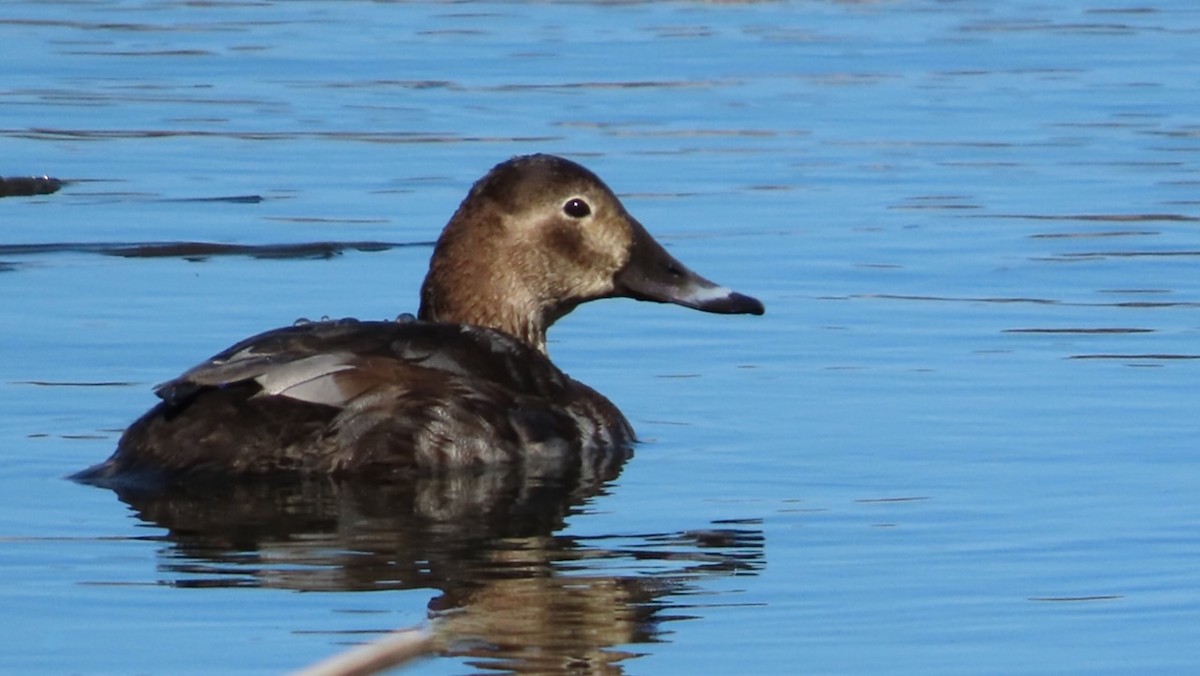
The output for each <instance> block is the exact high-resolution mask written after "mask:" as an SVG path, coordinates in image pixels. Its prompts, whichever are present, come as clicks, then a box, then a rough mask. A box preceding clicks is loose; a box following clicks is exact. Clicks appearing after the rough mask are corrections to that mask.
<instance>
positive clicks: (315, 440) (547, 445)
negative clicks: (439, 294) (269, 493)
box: [76, 320, 633, 484]
mask: <svg viewBox="0 0 1200 676" xmlns="http://www.w3.org/2000/svg"><path fill="white" fill-rule="evenodd" d="M156 392H157V394H158V395H159V397H160V398H161V399H162V401H161V402H159V404H158V405H156V406H155V407H154V408H152V409H151V410H150V411H149V412H147V413H146V414H145V415H144V416H142V417H141V418H140V419H139V420H138V421H137V422H135V423H134V424H133V425H132V426H130V428H129V429H128V430H127V431H126V432H125V434H124V435H123V436H122V437H121V440H120V442H119V444H118V447H117V451H116V452H115V453H114V454H113V456H112V457H111V458H109V459H108V460H107V461H105V462H104V463H101V464H100V465H97V466H95V467H92V468H90V469H88V470H85V471H84V472H82V473H80V474H79V475H77V477H76V478H77V479H79V480H82V481H87V482H91V483H100V484H113V483H122V482H127V481H136V482H145V481H147V480H156V481H157V480H164V479H165V480H169V479H172V478H179V477H196V476H205V475H209V476H245V475H267V474H280V473H314V474H335V475H337V474H341V475H355V476H361V477H367V478H372V477H374V478H389V477H395V476H403V475H409V474H413V473H422V472H440V471H445V470H455V469H468V468H482V467H487V466H495V465H511V464H517V463H521V464H523V465H525V471H527V472H531V473H534V474H540V475H547V476H566V475H568V474H571V473H574V472H577V471H585V472H587V471H590V470H589V468H594V467H595V466H596V465H597V464H604V463H607V462H609V461H611V460H617V459H624V457H625V455H626V454H627V453H628V448H629V446H630V444H632V442H633V431H632V428H631V427H630V426H629V423H628V422H627V421H626V420H625V418H624V417H623V416H622V415H621V413H620V412H619V411H618V410H617V408H616V407H615V406H613V405H612V403H610V402H609V401H608V400H607V399H605V398H604V397H603V396H601V395H599V394H598V393H596V392H595V391H593V390H591V389H590V388H588V387H586V386H584V385H582V384H580V383H578V382H576V381H574V380H572V379H571V378H569V377H568V376H566V375H565V374H564V373H562V371H560V370H559V369H558V368H556V367H555V366H554V365H553V364H552V363H551V362H550V361H549V359H547V358H546V357H545V356H544V355H543V354H542V353H541V352H539V351H537V350H536V349H533V348H531V347H529V346H527V345H525V344H524V343H522V342H520V341H518V340H516V339H514V338H512V337H510V336H508V335H507V334H505V333H502V332H500V331H495V330H492V329H486V328H480V327H473V326H464V325H458V324H441V323H432V322H421V321H415V320H414V321H398V322H360V321H355V320H338V321H330V322H315V323H305V324H299V325H296V326H291V327H286V328H282V329H277V330H274V331H269V332H266V333H262V334H259V335H257V336H254V337H252V338H249V339H247V340H244V341H242V342H240V343H238V344H237V345H234V346H233V347H231V348H229V349H228V350H225V351H224V352H221V353H220V354H218V355H216V356H214V357H213V358H211V359H209V360H208V361H206V362H204V363H202V364H200V365H198V366H196V367H195V368H192V369H190V370H188V371H187V372H185V373H184V374H183V375H181V376H180V377H178V378H176V379H174V380H171V381H169V382H166V383H164V384H162V385H160V386H158V387H157V388H156Z"/></svg>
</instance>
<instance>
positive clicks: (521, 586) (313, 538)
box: [117, 466, 765, 673]
mask: <svg viewBox="0 0 1200 676" xmlns="http://www.w3.org/2000/svg"><path fill="white" fill-rule="evenodd" d="M620 469H621V468H620V467H619V466H618V467H611V468H608V469H605V470H602V471H601V472H600V473H601V474H603V476H589V477H584V478H578V479H576V480H572V481H569V482H566V483H546V482H545V481H542V480H533V479H528V478H524V477H522V476H520V474H519V473H518V472H507V473H506V472H497V473H487V474H477V475H470V476H455V477H431V478H424V479H419V480H416V481H413V482H410V483H404V484H379V483H352V482H345V481H336V480H331V479H327V478H320V479H310V480H294V481H291V480H289V481H269V482H268V481H257V482H252V483H219V484H207V485H199V486H197V485H191V486H181V487H175V488H172V489H168V490H165V491H161V492H157V493H143V492H139V491H136V490H130V489H118V490H117V493H118V497H120V499H121V500H122V501H124V502H125V503H127V504H128V505H129V506H130V507H132V508H133V509H134V511H135V512H136V514H137V516H138V517H139V518H140V519H142V520H143V521H145V522H147V523H148V524H152V525H155V526H159V527H162V528H164V529H166V531H167V532H166V534H165V535H163V536H162V537H161V539H162V541H163V543H164V545H165V546H164V548H163V549H162V550H161V552H160V562H159V567H158V569H159V573H160V575H161V578H162V579H161V580H159V581H158V582H159V583H160V584H169V585H172V586H175V587H189V588H212V587H272V588H284V589H293V590H301V591H326V592H329V591H335V592H354V591H371V590H387V589H430V590H436V594H434V595H433V596H432V598H431V600H430V602H429V605H428V608H429V613H430V617H431V618H440V623H441V625H442V627H443V629H444V635H445V636H446V638H447V641H448V643H447V645H449V647H448V648H447V649H446V650H445V654H447V655H452V656H457V657H466V658H467V659H468V660H469V661H470V663H471V664H473V665H474V666H476V667H479V668H484V669H486V670H488V671H493V670H511V671H514V672H543V671H558V670H562V669H567V668H569V669H572V670H576V671H578V670H581V669H582V670H583V671H586V672H588V673H621V672H622V670H623V669H622V667H621V666H620V665H618V664H617V663H618V662H620V661H621V660H624V659H627V658H629V657H631V656H635V655H636V653H635V652H628V646H627V644H637V643H648V642H657V641H662V640H665V638H664V636H663V632H662V631H661V630H660V627H659V625H660V624H661V623H662V622H665V621H668V620H678V619H686V618H687V614H686V612H680V610H679V609H680V608H681V607H682V606H683V604H682V602H679V601H673V600H672V597H677V596H679V595H683V594H686V595H689V596H693V598H689V600H688V602H687V607H689V608H695V607H696V601H695V598H694V592H696V591H699V590H701V589H702V585H703V581H704V579H706V578H708V577H710V576H718V577H724V576H730V575H744V574H756V573H757V571H759V570H760V569H761V568H762V567H763V566H764V565H765V559H764V552H763V544H764V539H763V534H762V531H761V530H760V529H758V528H757V524H755V523H752V522H751V523H740V522H739V523H728V522H722V523H720V524H704V525H703V526H701V527H699V528H697V529H695V530H689V531H682V532H671V533H638V534H617V535H608V536H592V537H576V536H570V535H563V534H559V531H560V530H562V529H563V527H564V525H565V522H566V519H567V518H568V517H569V516H571V515H573V514H574V515H579V514H581V513H582V511H583V509H584V507H585V506H586V505H587V504H588V503H589V502H590V501H591V500H594V499H596V498H597V497H600V496H604V495H605V494H606V491H607V489H608V486H609V482H610V481H611V480H612V479H614V478H616V475H617V474H619V472H620ZM673 608H674V609H675V612H670V611H671V609H673ZM381 629H383V628H381ZM370 638H371V636H369V635H368V636H365V637H364V639H363V640H369V639H370ZM568 665H573V666H570V667H568Z"/></svg>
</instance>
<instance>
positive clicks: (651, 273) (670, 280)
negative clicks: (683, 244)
mask: <svg viewBox="0 0 1200 676" xmlns="http://www.w3.org/2000/svg"><path fill="white" fill-rule="evenodd" d="M614 281H615V282H616V293H617V295H621V296H626V297H629V298H636V299H637V300H648V301H654V302H657V303H674V304H676V305H682V306H684V307H690V308H694V309H696V310H701V311H704V312H716V313H720V314H727V315H761V314H762V313H763V312H764V308H763V304H762V302H761V301H759V300H758V299H757V298H752V297H750V296H747V295H745V294H741V293H738V292H736V291H734V290H733V289H729V288H726V287H724V286H721V285H719V284H716V283H714V282H711V281H709V280H707V279H705V278H704V277H701V276H700V275H698V274H696V273H694V272H692V271H691V270H689V269H688V267H687V266H686V265H684V264H683V263H680V262H679V261H678V260H676V259H675V257H674V256H672V255H671V254H669V253H667V250H666V249H664V248H663V247H662V245H661V244H659V243H658V242H657V241H656V240H655V239H654V238H653V237H651V236H650V233H648V232H646V230H645V229H644V228H642V227H641V226H640V225H637V224H635V225H634V241H633V248H632V251H631V255H630V257H629V262H628V263H626V264H625V267H624V268H622V269H621V270H620V272H618V273H617V275H616V277H615V280H614Z"/></svg>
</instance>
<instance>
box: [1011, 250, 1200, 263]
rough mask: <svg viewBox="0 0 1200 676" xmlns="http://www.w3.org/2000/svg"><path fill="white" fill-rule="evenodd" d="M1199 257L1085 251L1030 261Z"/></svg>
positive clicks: (1192, 252) (1178, 253) (1195, 252)
mask: <svg viewBox="0 0 1200 676" xmlns="http://www.w3.org/2000/svg"><path fill="white" fill-rule="evenodd" d="M1196 256H1200V250H1186V251H1087V252H1079V253H1064V254H1058V255H1055V256H1043V257H1038V258H1034V259H1032V260H1038V261H1056V260H1069V261H1084V260H1100V259H1105V258H1192V257H1196Z"/></svg>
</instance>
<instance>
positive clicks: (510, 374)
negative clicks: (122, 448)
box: [154, 320, 571, 407]
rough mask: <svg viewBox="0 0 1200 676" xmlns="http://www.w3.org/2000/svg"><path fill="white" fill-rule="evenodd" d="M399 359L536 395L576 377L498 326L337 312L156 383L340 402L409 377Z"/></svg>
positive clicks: (167, 396) (173, 398)
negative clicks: (371, 318)
mask: <svg viewBox="0 0 1200 676" xmlns="http://www.w3.org/2000/svg"><path fill="white" fill-rule="evenodd" d="M396 365H408V366H414V367H420V368H422V369H429V370H432V371H438V372H442V373H445V374H448V375H453V376H458V377H463V378H470V379H478V380H483V381H487V382H492V383H495V384H496V385H498V386H500V387H503V388H506V389H508V390H511V391H513V392H516V393H521V394H531V395H537V396H553V395H554V394H556V393H557V392H559V391H561V390H564V389H566V388H567V387H568V383H570V382H571V381H570V379H569V378H567V377H566V376H565V375H564V374H563V373H562V372H561V371H559V370H558V369H557V368H556V367H554V365H553V364H551V363H550V361H549V360H547V359H546V358H545V357H544V356H543V355H541V354H540V353H538V352H537V351H536V350H533V349H532V348H530V347H528V346H526V345H524V344H522V343H520V342H519V341H517V340H516V339H514V338H512V337H510V336H508V335H506V334H503V333H501V332H498V331H494V330H491V329H484V328H479V327H470V326H461V325H454V324H438V323H431V322H418V321H408V322H361V321H356V320H337V321H328V322H314V323H306V324H299V325H296V326H289V327H284V328H280V329H275V330H273V331H267V332H265V333H261V334H259V335H257V336H252V337H250V338H247V339H246V340H243V341H241V342H240V343H238V344H236V345H234V346H232V347H230V348H228V349H227V350H224V351H222V352H220V353H219V354H217V355H214V356H213V357H211V358H210V359H208V360H206V361H204V362H202V363H200V364H198V365H196V366H194V367H192V368H191V369H188V370H187V371H185V372H184V373H183V374H182V375H180V376H179V377H177V378H174V379H172V380H169V381H167V382H164V383H161V384H159V385H157V386H156V387H155V388H154V390H155V393H156V394H157V395H158V396H159V397H160V398H161V399H163V400H164V401H165V402H167V403H168V404H178V403H183V402H185V401H187V400H188V399H190V398H191V397H192V396H193V395H195V394H196V393H197V392H199V391H201V390H204V389H208V388H225V387H229V386H231V385H234V384H237V383H244V382H249V381H253V382H254V383H256V384H257V385H258V386H259V387H260V388H261V389H260V393H259V394H260V396H280V397H287V398H290V399H295V400H299V401H306V402H309V403H315V404H325V405H330V406H337V407H340V406H344V405H346V404H348V403H349V402H350V401H351V400H353V399H354V398H355V397H357V396H359V395H361V394H363V393H364V392H366V391H367V390H369V389H371V388H372V387H374V386H377V385H379V384H381V383H383V382H388V381H389V380H390V381H391V382H395V381H396V379H397V378H403V377H404V374H400V373H398V372H397V371H396V370H395V368H394V366H396ZM408 373H411V372H408Z"/></svg>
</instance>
